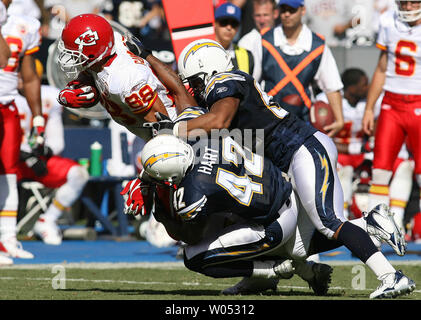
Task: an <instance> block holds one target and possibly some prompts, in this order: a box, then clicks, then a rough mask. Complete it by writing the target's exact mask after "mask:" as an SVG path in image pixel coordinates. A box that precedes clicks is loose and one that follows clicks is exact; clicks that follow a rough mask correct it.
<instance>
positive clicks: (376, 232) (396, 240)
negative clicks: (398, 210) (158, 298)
mask: <svg viewBox="0 0 421 320" xmlns="http://www.w3.org/2000/svg"><path fill="white" fill-rule="evenodd" d="M393 215H394V214H393V212H392V211H390V209H389V206H387V205H386V204H383V203H382V204H379V205H377V206H376V207H374V209H373V210H371V211H370V212H369V213H364V219H365V220H366V221H367V232H368V234H369V235H371V236H373V237H375V238H376V239H377V240H379V241H380V242H387V243H388V244H389V245H390V246H391V247H392V248H393V250H395V252H396V254H398V255H400V256H403V255H404V254H405V252H406V241H405V234H404V233H403V232H402V230H400V229H399V227H398V226H397V225H396V222H395V219H394V218H393Z"/></svg>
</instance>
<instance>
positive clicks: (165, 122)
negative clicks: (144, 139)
mask: <svg viewBox="0 0 421 320" xmlns="http://www.w3.org/2000/svg"><path fill="white" fill-rule="evenodd" d="M155 117H156V119H157V120H158V121H157V122H146V123H144V124H143V127H144V128H149V129H151V130H152V137H155V136H157V135H158V134H162V133H167V134H173V128H174V125H175V124H174V122H172V121H171V120H170V118H168V117H167V116H166V115H164V114H162V113H160V112H155ZM163 130H165V132H163Z"/></svg>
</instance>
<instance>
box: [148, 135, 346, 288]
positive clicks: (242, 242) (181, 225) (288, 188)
mask: <svg viewBox="0 0 421 320" xmlns="http://www.w3.org/2000/svg"><path fill="white" fill-rule="evenodd" d="M190 143H192V142H190ZM192 146H193V147H192ZM192 146H190V144H187V143H185V142H183V141H182V140H181V139H179V138H177V137H175V136H174V135H166V134H161V135H158V136H157V137H155V138H153V139H152V140H150V141H149V142H148V143H147V144H146V145H145V147H144V148H143V150H142V153H141V159H142V165H143V168H144V171H143V172H142V175H141V179H142V181H143V183H145V182H149V183H161V184H162V183H166V184H167V185H166V187H163V186H160V187H159V188H167V187H168V186H169V187H170V188H168V189H169V194H170V201H169V203H170V204H171V205H170V208H168V207H166V206H165V205H164V204H163V202H166V197H165V198H159V196H158V195H156V196H157V197H158V198H159V199H157V198H156V199H155V212H154V215H155V217H156V219H157V220H158V221H160V222H162V223H163V224H164V226H165V228H166V229H167V231H168V233H169V234H170V235H171V236H172V237H174V239H177V240H181V241H184V242H185V243H187V244H188V245H187V247H186V248H185V255H184V262H185V265H186V267H187V268H189V269H191V270H193V271H196V272H200V273H202V274H205V275H207V276H211V277H216V278H221V277H239V276H243V277H245V279H250V278H252V277H253V279H252V280H244V281H243V282H242V284H243V289H244V282H246V283H247V285H246V289H247V290H248V291H250V290H252V291H256V290H257V291H262V290H263V291H264V290H265V289H269V288H270V289H275V288H276V284H277V282H278V281H279V279H280V278H285V277H291V276H292V275H293V271H294V268H295V267H297V268H298V269H299V270H298V274H299V275H300V276H302V275H303V273H305V274H306V275H304V277H305V276H307V278H305V280H307V281H309V283H310V285H311V286H312V287H313V289H314V291H315V292H316V293H317V294H320V295H321V294H326V292H327V289H328V285H329V282H330V274H331V272H332V268H331V267H329V266H327V265H323V264H316V265H315V266H313V264H312V263H308V264H307V263H306V262H305V261H297V262H295V263H292V261H291V260H287V259H286V258H281V256H279V255H276V254H274V257H276V258H274V257H271V259H267V260H266V261H260V260H256V258H257V257H260V256H262V255H268V254H269V255H271V253H272V252H273V251H275V250H278V249H279V248H280V247H282V246H284V245H285V243H286V242H287V241H289V240H290V238H291V237H294V238H295V237H296V235H295V232H296V225H297V214H298V205H297V202H296V198H295V195H294V193H293V192H292V185H291V183H290V182H288V181H287V180H286V179H285V178H284V176H283V173H282V171H281V170H279V169H278V168H277V167H276V166H274V165H273V164H272V162H271V161H270V160H269V159H265V158H263V157H261V156H259V155H257V154H254V153H252V152H250V151H249V150H246V149H244V148H243V147H242V146H240V144H238V143H237V142H236V141H234V139H232V138H231V137H219V138H217V139H207V138H204V139H200V140H199V141H198V142H193V143H192ZM157 188H158V186H157ZM161 194H162V193H161ZM226 221H230V224H229V225H228V226H227V225H224V224H226ZM338 245H340V244H338ZM285 256H288V255H285ZM300 258H302V257H300ZM304 258H305V257H304ZM301 260H302V259H301ZM303 270H305V272H304V271H303ZM316 274H317V277H316ZM255 278H259V281H257V280H255ZM250 281H251V283H252V284H253V285H252V286H251V285H250ZM256 284H258V286H257V287H256ZM237 293H240V292H237ZM241 293H244V290H242V291H241Z"/></svg>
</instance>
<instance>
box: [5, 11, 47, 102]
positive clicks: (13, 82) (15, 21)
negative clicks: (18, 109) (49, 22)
mask: <svg viewBox="0 0 421 320" xmlns="http://www.w3.org/2000/svg"><path fill="white" fill-rule="evenodd" d="M40 26H41V24H40V22H39V21H38V20H37V19H35V18H32V17H27V16H17V15H16V16H9V18H8V19H7V22H6V24H5V25H4V26H2V28H1V33H2V35H3V38H4V39H5V40H6V41H7V43H8V44H9V47H10V51H11V57H10V58H9V62H8V64H7V66H6V67H5V68H4V69H0V103H3V104H7V103H9V102H11V101H13V99H14V98H15V96H17V95H18V90H17V87H18V69H19V61H20V59H21V58H22V57H23V56H24V55H27V54H32V53H34V52H37V51H38V50H39V45H40V43H41V34H40Z"/></svg>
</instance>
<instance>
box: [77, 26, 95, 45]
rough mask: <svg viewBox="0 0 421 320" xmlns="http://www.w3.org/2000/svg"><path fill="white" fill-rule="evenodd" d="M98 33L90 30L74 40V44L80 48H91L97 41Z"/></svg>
mask: <svg viewBox="0 0 421 320" xmlns="http://www.w3.org/2000/svg"><path fill="white" fill-rule="evenodd" d="M98 39H99V37H98V33H97V32H96V31H92V30H91V29H89V30H87V31H85V32H84V33H82V34H81V35H80V36H79V37H77V38H76V40H75V43H76V44H77V45H78V46H79V48H82V47H83V46H93V45H95V44H96V40H98Z"/></svg>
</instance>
